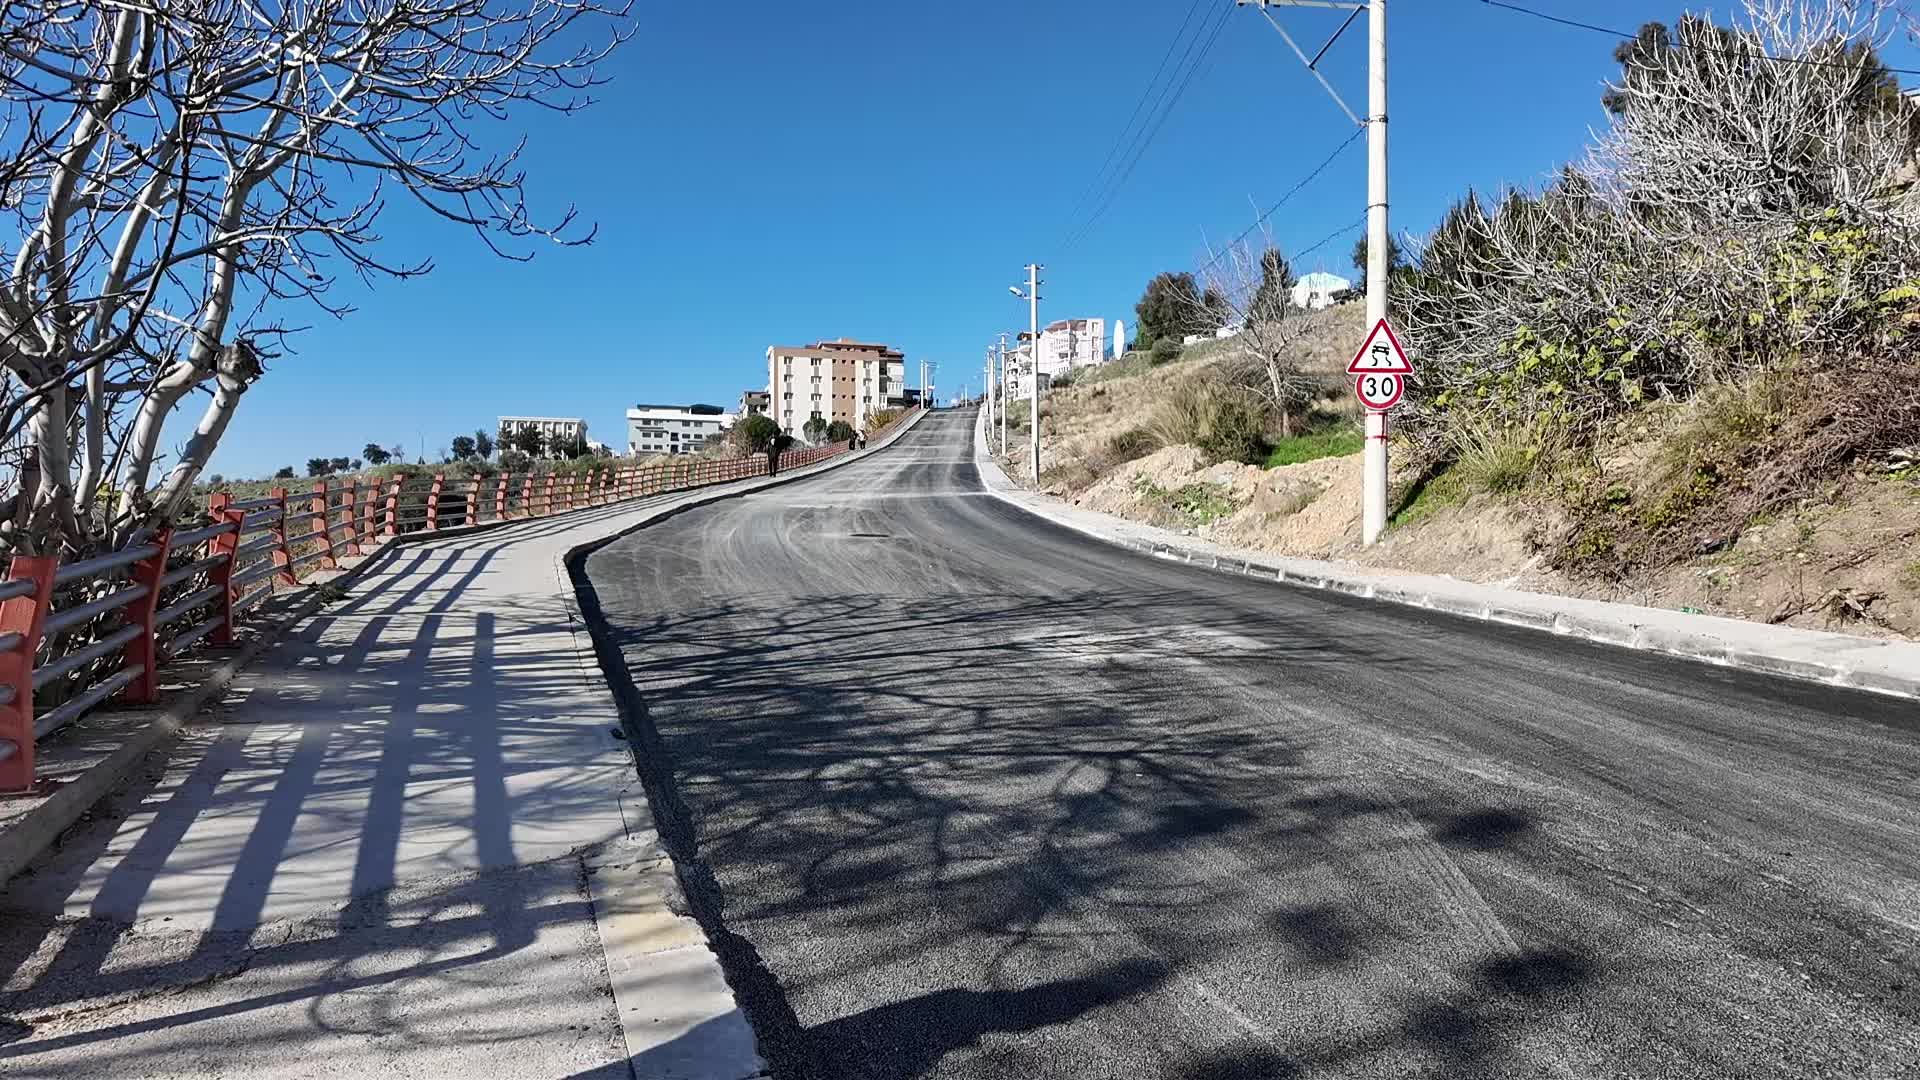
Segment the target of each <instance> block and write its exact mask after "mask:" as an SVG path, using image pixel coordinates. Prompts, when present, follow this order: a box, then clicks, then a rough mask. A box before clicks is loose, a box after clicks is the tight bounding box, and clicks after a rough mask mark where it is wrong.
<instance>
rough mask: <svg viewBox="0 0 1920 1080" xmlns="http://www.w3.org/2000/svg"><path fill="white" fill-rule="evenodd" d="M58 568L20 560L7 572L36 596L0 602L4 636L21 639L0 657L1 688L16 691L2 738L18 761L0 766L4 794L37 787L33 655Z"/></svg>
mask: <svg viewBox="0 0 1920 1080" xmlns="http://www.w3.org/2000/svg"><path fill="white" fill-rule="evenodd" d="M59 566H60V560H59V559H57V558H55V557H53V556H51V555H15V556H14V557H13V562H12V563H11V564H9V566H8V568H7V578H8V580H10V581H22V580H26V581H32V582H33V591H32V592H30V593H28V594H27V595H25V596H16V597H14V598H13V599H11V600H5V601H0V633H5V634H19V635H20V644H19V645H18V646H16V647H15V648H14V649H13V650H12V651H11V652H5V653H0V686H7V687H11V688H12V689H13V700H12V701H9V702H7V703H6V704H5V705H0V739H5V740H7V741H8V742H11V743H12V744H13V756H12V757H10V758H8V759H7V760H6V761H3V762H0V791H25V790H27V789H28V788H30V787H32V786H33V654H34V653H36V652H38V651H39V650H40V624H41V623H42V622H43V621H45V620H46V617H47V604H48V602H49V601H50V600H52V599H53V572H54V571H55V570H56V569H58V568H59Z"/></svg>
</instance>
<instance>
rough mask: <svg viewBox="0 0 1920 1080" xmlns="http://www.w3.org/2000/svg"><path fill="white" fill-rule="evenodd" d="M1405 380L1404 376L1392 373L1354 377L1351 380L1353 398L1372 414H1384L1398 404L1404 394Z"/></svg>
mask: <svg viewBox="0 0 1920 1080" xmlns="http://www.w3.org/2000/svg"><path fill="white" fill-rule="evenodd" d="M1405 380H1406V377H1405V376H1403V375H1399V374H1396V373H1394V372H1386V373H1369V374H1366V375H1356V376H1354V379H1353V396H1354V397H1357V398H1359V399H1360V404H1362V405H1365V406H1366V407H1367V408H1369V409H1372V410H1373V411H1374V412H1386V411H1387V410H1388V409H1391V408H1393V407H1394V406H1395V405H1398V404H1400V398H1401V397H1402V396H1404V395H1405V394H1406V392H1407V386H1406V381H1405Z"/></svg>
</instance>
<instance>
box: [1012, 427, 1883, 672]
mask: <svg viewBox="0 0 1920 1080" xmlns="http://www.w3.org/2000/svg"><path fill="white" fill-rule="evenodd" d="M985 417H986V413H985V411H984V410H982V412H981V413H980V417H979V419H978V420H977V421H976V423H975V427H974V464H975V466H976V467H977V468H978V469H979V472H980V479H981V483H982V484H983V485H984V486H985V487H986V489H987V490H988V491H990V492H992V493H993V494H994V495H995V496H997V497H999V498H1000V499H1002V500H1004V501H1006V502H1008V503H1011V504H1013V505H1014V506H1018V507H1020V508H1021V509H1023V510H1026V511H1027V512H1028V513H1031V514H1034V515H1036V516H1039V517H1042V518H1045V519H1047V520H1048V521H1051V522H1053V523H1054V524H1056V525H1062V526H1065V527H1067V528H1069V529H1073V530H1075V531H1077V532H1081V533H1084V534H1086V535H1088V536H1091V537H1094V538H1096V539H1099V540H1104V541H1106V542H1108V543H1111V544H1118V545H1120V546H1122V547H1129V548H1133V549H1135V550H1138V551H1143V552H1146V553H1148V554H1150V555H1156V556H1159V557H1162V558H1169V559H1178V560H1180V561H1182V562H1187V563H1193V564H1196V565H1200V566H1205V567H1208V568H1210V569H1215V570H1219V571H1222V572H1225V573H1231V574H1245V575H1247V576H1249V577H1259V578H1267V579H1270V580H1273V581H1279V582H1283V583H1286V584H1291V585H1297V586H1303V587H1307V588H1315V589H1333V590H1336V591H1339V592H1344V593H1349V594H1351V595H1354V596H1362V597H1367V598H1369V599H1376V600H1382V601H1387V602H1390V603H1396V604H1407V605H1411V606H1413V607H1422V608H1430V609H1433V610H1437V611H1445V612H1449V613H1452V614H1455V615H1463V616H1466V617H1468V618H1474V619H1487V620H1490V621H1493V622H1504V623H1512V624H1515V625H1519V626H1529V627H1532V628H1534V629H1537V630H1542V631H1546V632H1549V633H1555V634H1566V635H1569V636H1572V637H1580V638H1587V639H1589V640H1593V641H1601V642H1605V643H1607V644H1609V645H1618V646H1622V647H1625V648H1631V649H1645V650H1648V651H1652V652H1662V653H1668V654H1671V655H1674V656H1684V657H1687V658H1689V659H1692V660H1699V661H1702V662H1704V663H1710V664H1717V665H1721V666H1726V667H1736V668H1745V669H1748V670H1751V671H1760V672H1765V673H1767V674H1770V675H1785V676H1788V677H1790V678H1796V679H1806V680H1809V681H1813V682H1822V683H1828V684H1831V685H1834V686H1846V687H1852V688H1855V689H1860V690H1870V691H1873V692H1876V693H1882V694H1893V695H1896V696H1899V697H1909V698H1914V697H1920V644H1914V643H1911V642H1902V641H1886V640H1881V639H1878V638H1865V637H1856V636H1854V635H1851V634H1830V633H1823V632H1821V631H1817V630H1800V629H1796V628H1794V627H1789V626H1769V625H1767V624H1765V623H1757V622H1748V621H1745V620H1742V619H1725V618H1720V617H1718V616H1713V615H1696V614H1693V613H1691V612H1684V611H1668V610H1665V609H1662V608H1650V607H1641V606H1639V605H1635V604H1618V603H1611V602H1608V601H1603V600H1584V599H1579V598H1577V597H1570V596H1553V595H1549V594H1545V593H1533V592H1523V591H1521V590H1519V589H1508V588H1502V587H1500V586H1497V585H1482V584H1479V583H1477V582H1472V581H1463V580H1461V579H1459V578H1454V577H1440V576H1436V575H1432V574H1413V573H1404V572H1400V571H1394V570H1382V569H1377V568H1373V567H1361V566H1355V565H1353V564H1350V563H1337V562H1329V561H1326V560H1321V559H1301V558H1289V557H1287V556H1284V555H1273V554H1269V553H1266V552H1256V551H1248V550H1246V549H1242V548H1232V547H1228V546H1226V545H1224V544H1215V543H1211V542H1209V541H1206V540H1201V539H1198V538H1195V537H1191V536H1183V535H1181V534H1179V533H1176V532H1172V531H1170V530H1167V529H1162V528H1158V527H1156V526H1152V525H1146V524H1143V523H1141V522H1137V521H1128V520H1126V519H1124V518H1119V517H1115V516H1113V515H1111V514H1103V513H1100V512H1099V511H1095V510H1088V509H1084V508H1082V507H1078V506H1074V505H1072V504H1071V503H1068V502H1065V501H1064V500H1061V499H1058V498H1055V497H1054V496H1051V495H1045V494H1039V493H1036V492H1034V491H1032V490H1029V489H1027V488H1023V487H1021V486H1020V485H1019V484H1017V483H1016V482H1014V481H1013V480H1012V479H1011V478H1010V477H1008V476H1007V474H1006V470H1004V469H1002V468H1001V467H1000V465H999V464H998V463H997V462H995V461H994V460H993V458H992V456H991V455H989V454H988V453H987V450H986V430H985Z"/></svg>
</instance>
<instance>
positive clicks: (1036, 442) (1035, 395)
mask: <svg viewBox="0 0 1920 1080" xmlns="http://www.w3.org/2000/svg"><path fill="white" fill-rule="evenodd" d="M1043 269H1045V267H1043V266H1041V265H1040V264H1039V263H1028V264H1027V291H1025V292H1021V291H1020V286H1018V285H1014V286H1010V287H1009V290H1008V291H1010V292H1012V293H1013V295H1015V296H1017V297H1019V298H1020V299H1022V300H1025V301H1026V302H1027V377H1028V378H1029V379H1031V380H1033V381H1032V383H1031V384H1030V387H1029V389H1028V392H1027V401H1028V406H1027V407H1028V409H1029V410H1030V411H1029V412H1028V413H1027V421H1028V424H1029V427H1030V428H1031V429H1032V432H1033V487H1034V490H1035V491H1038V490H1039V489H1040V271H1041V270H1043Z"/></svg>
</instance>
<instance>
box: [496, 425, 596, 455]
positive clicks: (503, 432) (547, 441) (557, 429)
mask: <svg viewBox="0 0 1920 1080" xmlns="http://www.w3.org/2000/svg"><path fill="white" fill-rule="evenodd" d="M529 428H531V429H533V430H535V431H538V432H539V433H540V445H541V447H542V453H544V454H545V455H546V456H548V457H558V456H559V453H558V451H556V450H555V449H554V448H555V447H558V446H571V445H572V444H573V443H574V442H576V441H578V442H581V443H584V442H586V441H587V422H586V421H585V420H582V419H580V418H578V417H563V416H502V417H500V423H499V425H498V426H497V427H496V428H495V430H496V431H498V432H499V433H500V434H499V436H498V441H499V443H500V445H501V446H512V445H513V442H514V437H515V436H516V435H518V434H520V432H522V431H526V430H528V429H529Z"/></svg>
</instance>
